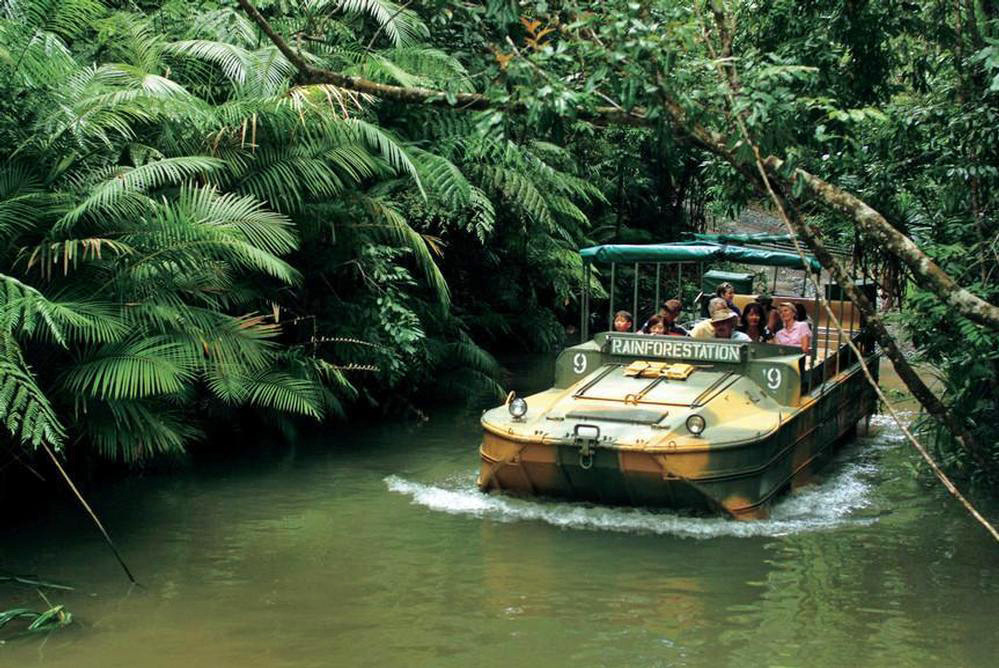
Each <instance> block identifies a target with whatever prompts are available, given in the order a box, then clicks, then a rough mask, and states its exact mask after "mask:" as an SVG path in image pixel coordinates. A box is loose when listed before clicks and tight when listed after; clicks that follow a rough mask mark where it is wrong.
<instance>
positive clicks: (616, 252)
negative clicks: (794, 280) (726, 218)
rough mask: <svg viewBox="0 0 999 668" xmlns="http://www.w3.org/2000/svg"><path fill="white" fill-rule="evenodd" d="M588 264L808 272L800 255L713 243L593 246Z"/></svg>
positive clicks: (587, 251)
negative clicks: (725, 265)
mask: <svg viewBox="0 0 999 668" xmlns="http://www.w3.org/2000/svg"><path fill="white" fill-rule="evenodd" d="M579 254H580V256H582V258H583V262H584V263H586V264H611V263H612V262H711V261H712V260H728V261H729V262H741V263H743V264H749V265H757V266H766V267H790V268H791V269H804V268H805V266H804V265H803V264H802V262H801V258H800V257H798V254H797V253H788V252H786V251H779V250H764V249H761V248H746V247H745V246H729V245H726V244H717V243H711V242H706V241H705V242H699V241H688V242H680V243H673V244H642V245H634V244H608V245H604V246H591V247H589V248H583V249H582V250H580V251H579ZM808 264H809V266H810V268H811V269H812V271H816V272H817V271H819V270H820V269H821V266H820V265H819V263H818V260H816V259H815V258H813V257H808Z"/></svg>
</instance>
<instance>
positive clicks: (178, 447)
mask: <svg viewBox="0 0 999 668" xmlns="http://www.w3.org/2000/svg"><path fill="white" fill-rule="evenodd" d="M252 5H253V7H255V8H256V9H258V10H260V12H261V13H262V15H263V16H264V17H265V18H266V20H267V21H268V22H269V23H270V25H271V26H272V27H273V28H274V30H275V31H276V32H277V33H278V34H279V35H280V36H281V37H282V38H283V39H284V40H286V42H287V44H288V45H290V46H291V48H293V49H294V50H295V51H296V52H297V54H298V57H299V58H301V59H302V60H303V62H304V63H306V64H307V65H309V66H310V67H312V68H319V69H321V70H325V71H329V72H334V73H339V74H341V75H346V76H350V77H355V78H357V80H363V81H365V82H369V83H371V84H374V85H373V86H371V87H369V88H370V90H364V89H358V88H356V87H353V88H352V87H351V86H342V85H340V86H338V85H336V84H333V83H329V82H318V81H316V80H314V77H310V76H307V75H306V73H305V72H304V71H303V70H302V68H301V67H297V66H296V64H295V63H294V62H292V61H291V60H289V58H288V57H286V56H285V55H284V54H282V53H281V51H280V50H279V49H278V48H277V47H276V46H275V44H274V43H273V42H272V41H271V40H270V39H269V38H268V37H267V36H266V35H265V34H264V33H263V32H262V30H261V29H260V26H259V25H258V24H257V23H255V22H253V21H252V20H251V19H250V18H249V16H248V15H247V14H246V13H245V12H244V11H243V8H241V7H240V6H239V4H238V3H237V2H236V1H235V0H219V1H211V0H195V1H182V0H167V1H166V2H143V1H141V0H137V1H134V2H114V1H112V0H104V1H102V0H0V86H2V88H3V95H2V97H0V106H2V114H0V138H2V141H0V152H2V153H3V160H2V161H0V240H2V244H0V282H2V285H0V370H2V375H0V419H2V420H3V422H4V425H5V433H4V436H3V438H4V439H6V440H7V441H9V442H10V443H11V446H12V447H15V446H16V447H26V448H28V449H30V448H31V447H33V446H37V445H39V444H42V443H44V444H47V445H50V446H55V447H63V448H67V449H68V448H76V449H79V450H83V451H88V452H96V453H100V454H101V455H103V456H104V457H107V458H109V459H113V460H119V461H126V462H136V461H141V460H144V459H147V458H150V457H153V456H155V455H157V454H160V453H176V452H181V451H183V450H184V448H185V447H186V446H188V445H190V444H191V443H194V442H196V441H198V440H199V439H202V438H203V437H204V435H205V431H206V429H208V427H209V426H210V425H229V426H232V425H238V424H253V421H254V420H257V421H259V420H261V416H266V418H265V419H266V420H267V421H268V422H270V423H276V424H280V423H281V421H282V420H284V419H285V418H288V417H291V418H295V419H301V417H303V416H304V417H305V418H308V419H315V420H322V419H328V418H331V417H335V416H337V415H343V414H345V413H346V412H349V411H354V410H360V409H362V408H364V409H371V408H373V407H377V410H383V411H388V412H395V413H398V412H400V411H405V410H408V409H410V408H414V407H418V406H420V405H421V404H422V403H423V402H424V401H426V400H427V398H429V397H435V398H436V397H441V396H448V395H455V396H457V395H468V394H469V393H490V392H493V393H495V392H496V391H497V390H498V389H499V386H498V381H500V380H501V377H500V373H499V369H498V366H497V364H496V363H495V361H494V360H493V359H492V357H491V356H490V355H489V354H488V353H487V352H485V350H487V349H488V350H494V351H495V350H498V349H502V348H503V347H509V346H511V345H514V346H516V347H517V348H518V349H525V348H527V349H536V350H543V349H553V348H556V347H558V346H559V345H560V344H561V343H562V342H563V339H564V337H565V336H566V328H567V327H571V324H572V323H575V322H577V321H578V320H577V319H578V309H577V302H576V299H577V297H576V295H577V293H578V286H579V281H580V280H581V271H580V263H579V258H578V255H577V254H576V250H577V249H578V248H579V247H580V246H583V245H587V244H589V243H593V242H603V241H608V240H617V241H635V242H642V241H652V240H673V239H677V238H680V236H681V235H682V233H684V232H687V231H691V230H695V229H698V228H699V227H700V226H702V225H703V222H704V219H705V216H706V215H707V214H709V213H714V214H725V215H728V214H733V213H736V212H738V211H739V210H740V209H742V208H743V207H745V206H746V205H748V204H750V203H753V202H754V201H761V200H762V195H763V193H762V192H761V191H759V190H758V189H757V188H755V187H754V186H753V185H752V182H751V181H749V180H747V178H746V175H745V173H743V172H742V171H740V168H739V165H738V161H739V160H741V161H743V163H744V164H745V165H750V164H752V158H753V151H752V144H750V143H749V142H747V141H746V137H747V136H749V137H751V139H752V140H753V143H755V144H756V145H757V146H758V147H759V149H760V150H761V152H762V154H763V155H769V154H772V155H775V156H780V157H781V158H782V159H783V160H784V163H783V165H782V166H781V169H782V170H784V172H785V173H788V174H790V173H791V172H792V171H793V170H794V169H795V168H797V167H802V168H805V169H807V170H808V171H809V172H810V173H812V174H815V175H818V176H820V177H822V178H824V179H826V180H828V181H830V182H832V183H835V184H837V185H839V186H841V187H844V188H847V189H848V190H850V191H851V192H853V193H855V194H857V195H859V196H861V197H862V198H863V199H864V201H866V202H868V203H869V204H871V205H872V206H874V207H876V208H877V210H878V211H879V212H881V213H882V214H883V215H884V216H885V217H886V218H887V219H888V221H889V222H890V224H891V225H893V226H894V227H895V228H897V229H898V230H901V231H902V232H903V233H904V234H906V235H907V236H908V237H910V238H911V239H913V240H914V241H915V242H916V244H917V245H918V246H919V248H920V249H922V251H924V252H925V253H927V254H928V255H929V256H930V257H931V258H933V260H935V261H936V263H937V264H939V265H940V266H941V268H943V269H944V270H945V271H946V272H947V273H948V274H949V275H950V276H951V277H953V278H954V279H955V280H956V281H957V282H958V283H959V284H960V285H961V286H962V287H965V288H968V289H969V290H970V291H971V292H972V293H974V294H975V295H978V296H979V297H982V298H984V299H986V300H989V301H991V302H992V303H996V302H997V299H999V275H997V266H999V262H997V260H999V225H997V223H996V201H997V196H996V182H997V180H999V169H997V167H996V166H997V165H999V122H997V120H999V117H997V111H999V109H997V101H999V100H997V96H999V22H997V19H999V3H996V2H995V1H994V0H973V1H972V0H968V1H966V2H942V1H936V0H912V1H902V0H881V1H878V2H874V1H863V0H861V1H859V2H858V1H857V0H828V1H827V2H806V1H804V0H773V1H771V2H766V3H759V2H750V1H748V0H743V1H736V0H731V1H730V2H722V1H721V0H713V1H703V0H695V1H694V2H687V1H685V2H679V1H675V2H674V1H667V0H660V1H656V2H636V1H631V2H625V1H623V0H601V1H599V2H597V1H591V2H569V1H566V2H557V1H552V2H549V1H543V0H521V1H517V0H488V1H485V2H459V1H455V0H415V1H410V2H405V3H395V2H391V1H389V0H306V1H304V2H288V1H286V0H258V1H257V2H254V3H252ZM733 62H734V63H736V67H737V70H738V73H739V80H738V85H737V87H733V83H732V82H731V81H726V77H725V72H726V69H725V67H723V65H725V64H726V63H733ZM720 65H722V66H720ZM377 85H381V86H382V87H383V88H387V87H396V88H393V89H392V90H400V89H401V90H406V91H417V93H414V94H407V95H397V94H381V93H380V90H379V89H378V87H377ZM427 90H431V91H437V92H436V93H433V94H431V95H426V94H424V93H422V92H420V91H424V92H425V91H427ZM469 93H481V94H483V95H484V96H485V100H487V101H488V104H483V105H481V107H483V108H478V110H467V109H464V108H462V105H461V104H452V103H454V102H457V101H459V100H460V99H463V98H461V97H460V96H462V95H463V94H469ZM414 102H416V103H414ZM484 107H488V108H484ZM664 110H665V111H664ZM667 111H668V112H669V113H666V112H667ZM670 114H672V115H670ZM678 114H680V115H682V117H683V118H684V119H685V120H686V121H687V122H689V123H690V124H695V125H697V126H699V127H702V128H704V129H705V131H706V132H708V133H713V135H712V136H715V137H718V138H720V140H721V141H722V142H723V143H724V146H725V147H726V148H727V150H728V151H730V152H731V153H732V154H733V155H734V156H735V157H736V164H735V165H734V164H733V162H732V161H725V160H722V159H720V158H719V156H718V154H717V152H715V153H711V152H708V151H705V150H704V148H703V147H702V146H699V145H698V144H697V143H696V142H692V141H690V137H689V135H685V134H684V133H681V132H676V131H675V127H674V125H673V123H674V122H675V120H676V118H678ZM736 121H739V122H740V123H741V124H742V125H743V126H744V130H745V132H744V133H740V132H739V131H737V129H736V127H737V125H738V123H736ZM801 195H802V193H801V191H800V189H799V188H798V187H797V186H796V187H795V189H794V190H793V191H792V192H789V193H788V196H790V197H792V198H798V197H799V196H801ZM798 205H799V206H800V208H801V210H802V211H803V212H804V213H805V215H806V216H808V217H809V219H810V220H811V221H812V222H813V223H815V224H817V225H819V227H820V228H821V229H822V230H823V232H824V234H825V235H826V236H827V237H828V238H830V239H833V240H835V241H839V242H846V243H848V244H851V245H855V246H857V247H858V248H861V249H863V256H864V262H865V263H866V266H867V268H868V270H869V271H870V272H871V273H873V274H875V275H876V276H877V277H878V278H879V280H881V281H882V284H883V287H884V297H885V299H884V300H883V302H882V303H883V304H885V305H887V304H890V305H891V306H892V307H893V308H897V309H899V311H898V313H899V315H898V316H897V317H898V319H899V323H900V325H901V326H902V327H904V329H905V331H907V332H908V334H909V335H910V337H911V339H912V341H913V343H914V344H915V355H917V356H919V357H921V358H922V359H924V360H925V361H927V362H929V363H931V364H933V365H935V367H936V368H937V369H939V371H940V373H941V378H942V379H943V383H944V385H943V387H944V391H945V400H946V402H947V404H948V405H950V406H951V407H952V409H954V410H955V412H956V413H957V414H959V415H960V417H961V419H962V420H964V421H966V422H967V424H968V425H969V428H970V429H972V430H973V431H974V432H975V434H976V435H977V436H979V437H980V440H981V442H984V443H992V444H994V443H996V442H999V439H997V438H996V434H997V432H999V381H997V378H999V332H997V331H995V330H994V329H990V328H989V327H986V326H982V325H981V324H980V323H976V322H972V321H971V320H967V319H966V318H964V317H963V316H961V315H959V314H956V313H954V312H953V310H952V309H950V308H948V307H947V306H946V305H944V304H943V303H942V302H941V301H940V299H939V296H938V295H936V294H934V293H933V292H932V291H930V290H927V289H924V288H923V287H920V284H919V282H918V281H911V280H909V279H910V275H909V273H908V270H907V269H906V268H905V266H904V265H903V264H902V263H901V262H900V261H899V260H898V258H897V257H895V256H894V255H892V254H891V253H890V252H888V250H886V249H885V248H882V247H878V246H876V245H875V244H872V243H870V242H869V241H865V240H864V239H863V238H862V237H861V236H860V235H859V233H858V229H857V226H856V225H855V223H854V221H852V220H850V219H849V218H847V217H845V216H843V215H842V214H841V213H837V212H834V211H833V210H831V209H829V208H823V207H820V206H818V205H816V204H814V203H812V202H810V201H809V200H807V199H805V198H802V199H801V200H800V201H799V202H798ZM595 280H606V279H605V278H604V279H600V277H597V278H596V279H595ZM594 288H595V289H596V290H598V291H599V290H600V286H599V285H597V284H595V285H594ZM983 388H989V391H987V392H986V391H983ZM70 444H72V445H70ZM939 447H940V448H941V449H942V451H943V452H944V453H945V454H946V455H947V459H948V461H949V463H950V464H951V465H952V466H953V467H955V468H960V467H963V466H965V465H966V464H967V461H966V457H964V456H963V453H962V452H961V451H960V450H957V449H949V448H951V446H950V445H949V441H948V439H946V438H944V439H940V440H939ZM991 447H992V450H990V453H989V457H990V458H991V461H993V462H997V461H999V446H991ZM997 468H999V466H997Z"/></svg>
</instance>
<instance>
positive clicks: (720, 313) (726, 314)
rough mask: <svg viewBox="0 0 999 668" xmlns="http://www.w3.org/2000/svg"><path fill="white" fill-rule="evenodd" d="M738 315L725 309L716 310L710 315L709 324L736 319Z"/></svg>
mask: <svg viewBox="0 0 999 668" xmlns="http://www.w3.org/2000/svg"><path fill="white" fill-rule="evenodd" d="M738 317H739V314H738V313H736V312H735V311H729V310H727V309H718V310H717V311H715V312H714V313H712V314H711V322H725V321H726V320H731V319H732V318H738Z"/></svg>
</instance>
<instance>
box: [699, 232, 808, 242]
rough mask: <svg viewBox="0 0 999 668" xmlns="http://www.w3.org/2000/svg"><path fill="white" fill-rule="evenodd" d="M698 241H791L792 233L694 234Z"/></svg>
mask: <svg viewBox="0 0 999 668" xmlns="http://www.w3.org/2000/svg"><path fill="white" fill-rule="evenodd" d="M694 239H696V240H697V241H709V242H711V243H716V244H772V243H791V235H790V234H767V233H766V232H756V233H755V234H700V233H696V234H694Z"/></svg>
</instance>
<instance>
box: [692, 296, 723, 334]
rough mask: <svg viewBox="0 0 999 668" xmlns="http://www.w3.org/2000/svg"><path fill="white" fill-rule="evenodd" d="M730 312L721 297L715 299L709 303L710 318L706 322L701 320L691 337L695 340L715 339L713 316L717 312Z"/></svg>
mask: <svg viewBox="0 0 999 668" xmlns="http://www.w3.org/2000/svg"><path fill="white" fill-rule="evenodd" d="M719 310H722V311H728V312H730V309H729V308H728V304H726V303H725V300H724V299H722V298H721V297H715V298H713V299H712V300H711V301H709V302H708V317H707V319H705V320H701V321H700V322H698V323H697V324H696V325H694V326H693V327H692V328H691V330H690V335H691V336H692V337H694V338H695V339H713V338H715V328H714V327H712V326H711V315H712V314H713V313H714V312H715V311H719Z"/></svg>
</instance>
